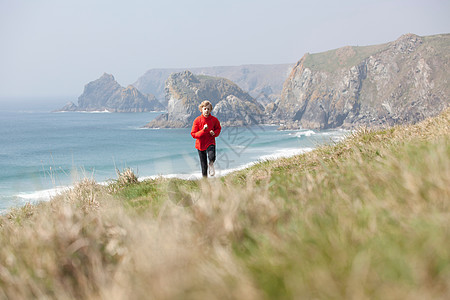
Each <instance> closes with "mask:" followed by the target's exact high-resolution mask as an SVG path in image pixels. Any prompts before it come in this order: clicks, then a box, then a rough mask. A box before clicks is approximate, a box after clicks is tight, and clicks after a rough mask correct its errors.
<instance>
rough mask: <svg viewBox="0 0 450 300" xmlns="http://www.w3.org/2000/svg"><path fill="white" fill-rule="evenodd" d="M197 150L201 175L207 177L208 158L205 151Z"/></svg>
mask: <svg viewBox="0 0 450 300" xmlns="http://www.w3.org/2000/svg"><path fill="white" fill-rule="evenodd" d="M197 151H198V156H199V157H200V165H201V166H202V176H203V177H208V159H207V157H206V151H200V150H197Z"/></svg>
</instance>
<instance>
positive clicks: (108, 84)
mask: <svg viewBox="0 0 450 300" xmlns="http://www.w3.org/2000/svg"><path fill="white" fill-rule="evenodd" d="M163 109H164V107H163V105H162V104H161V103H160V102H159V101H157V100H156V98H155V96H153V95H144V94H142V93H141V92H140V91H139V90H138V89H137V88H135V87H134V86H132V85H129V86H128V87H127V88H124V87H122V86H121V85H120V84H119V83H117V81H116V80H115V79H114V76H112V75H110V74H106V73H105V74H103V76H101V77H100V78H99V79H97V80H94V81H92V82H89V83H88V84H86V86H85V87H84V92H83V94H82V95H81V96H80V97H78V105H75V104H74V103H73V102H69V103H68V104H66V106H64V107H63V108H61V109H60V110H59V111H105V110H107V111H110V112H143V111H160V110H163Z"/></svg>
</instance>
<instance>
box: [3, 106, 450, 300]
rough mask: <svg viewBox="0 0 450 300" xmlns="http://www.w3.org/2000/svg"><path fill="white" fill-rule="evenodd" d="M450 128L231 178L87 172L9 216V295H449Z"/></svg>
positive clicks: (445, 124) (382, 135)
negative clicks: (102, 180)
mask: <svg viewBox="0 0 450 300" xmlns="http://www.w3.org/2000/svg"><path fill="white" fill-rule="evenodd" d="M449 132H450V110H447V111H446V112H444V113H443V114H442V115H440V116H438V117H436V118H432V119H429V120H425V121H424V122H422V123H419V124H417V125H412V126H398V127H394V128H388V129H385V130H378V131H374V130H369V129H365V128H362V129H360V130H359V131H358V132H355V133H353V134H351V135H350V136H348V137H347V139H346V140H344V141H343V142H340V143H337V144H333V145H327V146H321V147H319V148H317V149H316V150H314V151H312V152H309V153H306V154H303V155H298V156H294V157H291V158H284V159H279V160H274V161H264V162H261V163H259V164H256V165H254V166H252V167H251V168H248V169H245V170H242V171H239V172H235V173H232V174H229V175H228V176H225V177H222V178H218V179H210V180H199V181H185V180H181V179H164V178H157V179H153V180H146V181H143V182H139V183H136V182H134V181H133V180H129V178H132V176H131V177H130V176H129V175H130V174H129V173H127V172H122V173H119V178H118V179H117V180H115V181H112V182H111V184H110V185H109V186H107V187H102V186H99V185H98V184H96V183H95V182H92V181H89V180H84V181H82V182H80V183H79V184H77V185H76V186H75V188H74V189H73V190H72V191H69V192H67V193H65V194H62V195H60V196H58V197H55V198H54V199H53V200H52V201H50V202H48V203H42V204H40V205H38V206H31V205H27V206H25V207H23V208H21V209H14V210H12V211H11V212H10V213H9V214H8V215H6V216H4V217H2V218H1V219H0V243H1V245H2V247H0V299H1V298H58V299H71V298H88V299H89V298H96V299H97V298H100V299H111V298H112V299H129V298H133V299H148V298H156V299H224V298H227V299H330V298H332V299H446V298H447V297H448V295H449V294H450V247H448V245H450V201H449V199H450V187H449V186H450V185H449V182H450V159H449V158H450V147H449V142H450V141H449V138H450V136H449ZM125 173H127V174H128V177H127V178H128V179H124V180H122V179H121V178H120V176H124V174H125ZM119 182H120V184H119Z"/></svg>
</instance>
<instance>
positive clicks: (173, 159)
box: [0, 111, 347, 213]
mask: <svg viewBox="0 0 450 300" xmlns="http://www.w3.org/2000/svg"><path fill="white" fill-rule="evenodd" d="M159 114H160V113H157V112H151V113H130V114H127V113H103V112H97V113H79V112H78V113H72V112H66V113H50V112H23V111H22V112H6V111H0V213H4V212H5V211H7V209H8V208H10V207H12V206H20V205H24V204H26V203H33V202H36V201H45V200H48V199H50V197H51V196H53V195H55V194H56V193H57V192H59V191H61V190H62V189H65V188H67V187H70V186H72V185H73V184H74V183H75V182H76V181H79V180H81V179H83V178H85V177H87V178H93V179H95V180H96V181H97V182H107V181H108V180H110V179H116V178H117V175H116V170H123V169H125V168H131V169H133V170H134V172H135V173H136V174H137V175H138V176H139V178H140V179H145V178H151V177H156V176H167V177H180V178H185V179H196V178H200V177H201V173H200V164H199V159H198V154H197V150H196V149H195V148H194V144H195V140H194V139H193V138H192V137H191V135H190V128H181V129H144V128H142V126H144V125H145V124H146V123H148V122H149V121H151V120H152V119H154V118H156V117H157V116H158V115H159ZM346 134H347V132H345V131H340V130H329V131H312V130H294V131H278V130H277V126H265V125H260V126H249V127H226V128H223V129H222V133H221V134H220V136H219V137H218V138H217V139H216V143H217V161H216V176H221V175H224V174H226V173H228V172H230V171H233V170H236V169H239V168H243V167H246V166H248V165H250V164H252V163H254V162H257V161H259V160H265V159H272V158H277V157H282V156H291V155H294V154H298V153H302V152H305V151H310V150H312V149H313V148H314V147H316V146H318V145H320V144H323V143H331V142H336V141H339V140H340V139H342V138H343V137H344V136H345V135H346Z"/></svg>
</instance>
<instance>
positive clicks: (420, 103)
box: [266, 34, 450, 129]
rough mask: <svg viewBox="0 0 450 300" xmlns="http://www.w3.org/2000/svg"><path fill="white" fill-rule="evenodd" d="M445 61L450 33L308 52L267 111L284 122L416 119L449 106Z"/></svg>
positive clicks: (449, 58) (322, 125)
mask: <svg viewBox="0 0 450 300" xmlns="http://www.w3.org/2000/svg"><path fill="white" fill-rule="evenodd" d="M449 67H450V34H444V35H436V36H428V37H420V36H417V35H414V34H406V35H403V36H401V37H400V38H399V39H398V40H396V41H394V42H391V43H387V44H383V45H376V46H366V47H344V48H340V49H337V50H332V51H328V52H324V53H318V54H306V55H305V56H303V58H302V59H301V60H300V61H299V62H298V63H297V64H296V65H295V67H294V68H293V70H292V72H291V74H290V76H289V77H288V79H287V80H286V81H285V83H284V86H283V91H282V95H281V99H280V101H279V102H277V103H276V104H274V106H272V107H268V108H266V111H267V109H272V110H274V118H273V120H274V121H276V122H278V121H280V123H281V124H284V125H283V127H284V128H298V127H302V128H316V129H326V128H337V127H343V128H351V127H355V126H360V125H365V126H371V127H379V126H385V125H394V124H403V123H416V122H418V121H421V120H423V119H424V118H427V117H430V116H435V115H437V114H438V113H439V112H441V111H442V110H443V109H445V108H446V107H448V106H449V97H450V84H449V79H450V74H449V70H450V68H449Z"/></svg>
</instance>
